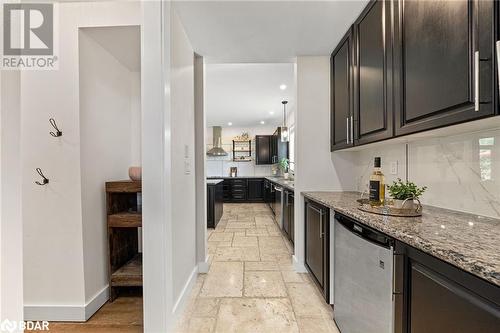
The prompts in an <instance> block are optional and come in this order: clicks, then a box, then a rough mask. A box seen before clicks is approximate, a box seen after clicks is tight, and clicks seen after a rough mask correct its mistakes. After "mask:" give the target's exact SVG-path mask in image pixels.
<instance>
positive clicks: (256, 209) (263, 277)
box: [175, 204, 339, 333]
mask: <svg viewBox="0 0 500 333" xmlns="http://www.w3.org/2000/svg"><path fill="white" fill-rule="evenodd" d="M208 253H209V258H210V269H209V272H208V274H199V275H198V279H197V281H196V285H195V287H194V288H193V291H192V294H191V296H190V299H189V301H188V304H187V305H186V309H185V312H184V314H183V315H182V316H181V318H180V320H179V322H178V325H177V327H176V330H175V332H177V333H197V332H203V333H212V332H218V333H219V332H220V333H226V332H228V333H229V332H235V333H236V332H237V333H246V332H248V333H250V332H251V333H260V332H262V333H267V332H272V333H281V332H283V333H293V332H302V333H309V332H310V333H323V332H329V333H339V331H338V329H337V327H336V326H335V323H334V321H333V319H332V318H333V312H332V309H331V307H330V306H329V305H327V304H326V302H325V301H324V300H323V298H322V297H321V295H320V292H319V290H318V289H317V288H316V286H315V285H314V283H313V281H312V280H311V277H310V276H309V274H307V273H296V272H294V270H293V265H292V253H293V248H292V246H291V244H290V243H289V242H288V240H287V239H286V238H284V237H283V236H282V233H281V231H280V229H279V227H278V225H277V224H276V222H275V221H274V218H273V215H272V212H271V210H270V209H269V208H268V207H267V205H266V204H224V215H223V217H222V219H221V221H220V222H219V224H218V225H217V228H216V229H215V230H214V229H209V231H208Z"/></svg>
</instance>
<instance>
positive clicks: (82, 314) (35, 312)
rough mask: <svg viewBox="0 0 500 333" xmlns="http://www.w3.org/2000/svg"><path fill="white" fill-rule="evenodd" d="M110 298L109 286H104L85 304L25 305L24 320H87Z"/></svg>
mask: <svg viewBox="0 0 500 333" xmlns="http://www.w3.org/2000/svg"><path fill="white" fill-rule="evenodd" d="M108 298H109V288H108V286H106V287H104V288H103V289H102V290H101V291H99V292H98V293H97V294H95V295H94V296H93V297H92V299H91V300H90V301H89V302H88V303H87V304H85V305H81V306H78V305H25V306H24V320H32V321H36V320H47V321H74V322H84V321H87V320H88V319H89V318H90V317H92V315H93V314H94V313H96V312H97V310H99V309H100V308H101V306H103V305H104V304H105V303H106V302H107V301H108Z"/></svg>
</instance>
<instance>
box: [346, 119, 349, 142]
mask: <svg viewBox="0 0 500 333" xmlns="http://www.w3.org/2000/svg"><path fill="white" fill-rule="evenodd" d="M345 132H346V140H347V143H349V117H347V118H345Z"/></svg>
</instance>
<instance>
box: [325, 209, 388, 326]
mask: <svg viewBox="0 0 500 333" xmlns="http://www.w3.org/2000/svg"><path fill="white" fill-rule="evenodd" d="M334 228H335V235H334V238H335V245H334V246H335V249H334V256H335V259H334V265H335V269H334V271H335V277H334V288H335V299H334V304H335V305H334V319H335V322H336V323H337V326H338V327H339V329H340V331H341V332H342V333H360V332H363V333H392V332H393V326H394V324H393V323H394V309H393V297H392V296H393V295H392V293H393V246H394V241H393V240H392V239H391V238H389V237H387V236H386V235H384V234H382V233H380V232H377V231H375V230H373V229H371V228H368V227H366V226H364V225H362V224H360V223H358V222H356V221H355V220H352V219H350V218H348V217H346V216H343V215H340V214H335V227H334Z"/></svg>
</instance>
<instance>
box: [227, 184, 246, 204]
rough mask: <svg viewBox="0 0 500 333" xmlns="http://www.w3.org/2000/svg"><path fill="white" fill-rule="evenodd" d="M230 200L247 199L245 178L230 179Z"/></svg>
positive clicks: (240, 200) (239, 200) (241, 200)
mask: <svg viewBox="0 0 500 333" xmlns="http://www.w3.org/2000/svg"><path fill="white" fill-rule="evenodd" d="M230 182H231V201H232V202H243V201H246V200H247V180H246V179H231V180H230Z"/></svg>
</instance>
